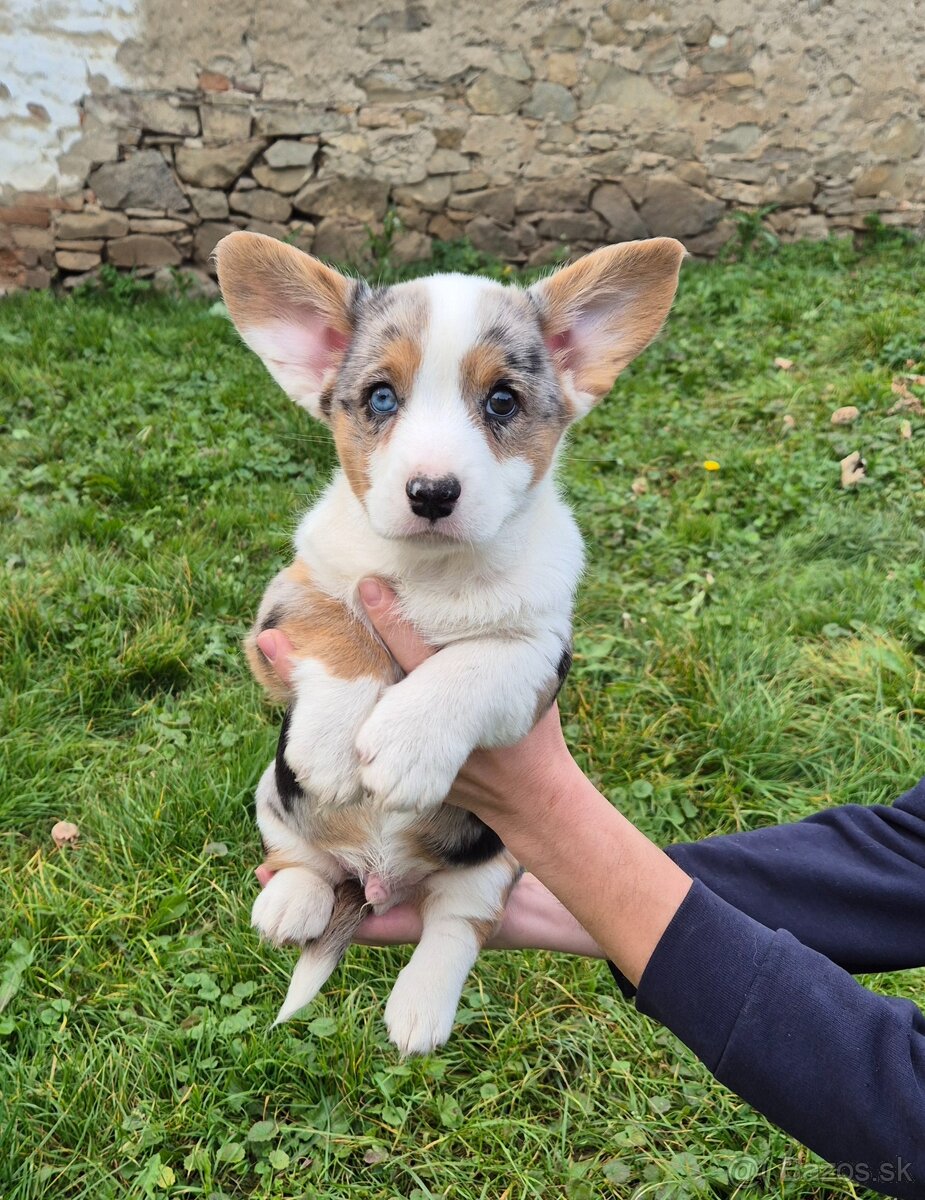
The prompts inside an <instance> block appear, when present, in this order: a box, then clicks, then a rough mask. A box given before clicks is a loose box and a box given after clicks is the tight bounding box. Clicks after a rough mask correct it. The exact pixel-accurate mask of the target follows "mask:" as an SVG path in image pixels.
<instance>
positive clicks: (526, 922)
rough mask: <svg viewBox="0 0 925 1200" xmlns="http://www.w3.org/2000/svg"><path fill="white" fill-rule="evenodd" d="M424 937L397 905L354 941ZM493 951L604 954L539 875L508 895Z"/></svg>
mask: <svg viewBox="0 0 925 1200" xmlns="http://www.w3.org/2000/svg"><path fill="white" fill-rule="evenodd" d="M255 874H256V876H257V879H258V881H259V883H260V886H261V887H265V886H266V884H267V883H268V882H269V880H270V879H271V878H272V877H273V871H272V870H271V869H270V868H269V867H267V866H266V865H262V866H259V867H258V868H257V870H256V872H255ZM420 936H421V916H420V913H419V912H418V910H417V909H416V908H415V907H414V905H413V904H398V905H396V907H395V908H393V909H390V910H389V912H387V913H384V914H383V915H382V916H381V917H377V916H375V915H374V914H370V915H369V916H368V917H366V918H365V919H364V921H363V923H362V925H361V926H360V928H359V929H358V930H357V934H356V937H355V938H354V940H355V941H356V942H358V943H359V944H360V945H362V946H404V945H407V944H409V943H410V944H415V943H417V941H418V939H419V938H420ZM486 949H488V950H557V951H561V952H562V953H563V954H581V955H583V956H584V957H586V958H603V957H604V952H603V951H602V950H601V948H600V946H598V944H597V943H596V942H595V940H594V939H593V938H592V937H591V935H590V934H589V933H588V932H587V931H586V930H585V929H583V928H582V926H581V925H579V924H578V922H577V921H576V920H575V918H574V917H573V916H572V914H571V913H570V912H569V911H568V910H567V909H566V908H564V907H563V906H562V905H561V904H560V903H559V901H558V900H557V899H556V898H555V896H554V895H553V894H552V892H550V891H549V889H548V888H545V887H544V886H543V885H542V884H541V883H540V881H539V880H538V879H537V878H536V876H535V875H522V876H521V877H520V879H519V880H518V881H517V883H515V884H514V887H513V889H512V890H511V894H510V896H509V897H508V902H507V905H506V906H505V909H504V915H503V916H502V918H501V923H500V924H499V926H498V928H497V929H496V930H495V932H494V934H493V935H492V936H491V937H490V938H489V940H488V941H487V942H486Z"/></svg>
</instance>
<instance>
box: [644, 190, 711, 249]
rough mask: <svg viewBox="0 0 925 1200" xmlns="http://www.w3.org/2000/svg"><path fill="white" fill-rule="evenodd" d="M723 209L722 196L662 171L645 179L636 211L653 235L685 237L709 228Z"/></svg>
mask: <svg viewBox="0 0 925 1200" xmlns="http://www.w3.org/2000/svg"><path fill="white" fill-rule="evenodd" d="M724 210H725V205H724V204H723V202H722V201H721V200H717V199H715V197H713V196H710V195H708V194H707V193H706V192H701V191H699V190H698V189H697V188H693V187H691V186H690V185H689V184H686V183H681V182H680V181H679V180H677V179H673V178H672V177H671V176H669V175H661V176H655V177H653V178H651V179H649V180H648V181H647V182H646V190H645V197H644V199H643V201H642V203H641V204H640V206H639V215H640V217H641V218H642V220H643V221H644V222H645V224H646V226H647V227H648V230H649V232H650V233H651V234H652V235H653V236H654V237H659V236H662V235H665V236H668V237H685V236H688V235H694V234H698V233H703V232H705V231H706V230H707V229H709V228H711V227H712V226H713V225H714V224H715V223H716V222H717V221H718V220H719V218H720V217H721V216H722V214H723V212H724Z"/></svg>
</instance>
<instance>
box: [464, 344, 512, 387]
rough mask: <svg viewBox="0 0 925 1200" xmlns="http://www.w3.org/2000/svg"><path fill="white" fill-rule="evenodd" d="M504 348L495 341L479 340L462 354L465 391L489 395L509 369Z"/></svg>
mask: <svg viewBox="0 0 925 1200" xmlns="http://www.w3.org/2000/svg"><path fill="white" fill-rule="evenodd" d="M507 366H508V363H507V357H506V355H505V353H504V350H503V349H502V348H501V347H500V346H499V345H497V344H495V343H493V342H479V343H478V344H477V345H475V346H473V347H472V348H471V349H470V350H467V351H466V353H465V354H464V355H463V356H462V359H461V361H460V364H459V373H460V379H461V381H462V387H463V392H464V394H465V395H467V396H481V397H485V396H487V395H488V393H489V391H490V389H491V387H492V386H493V385H494V384H496V383H498V382H499V380H502V379H504V377H505V372H506V371H507Z"/></svg>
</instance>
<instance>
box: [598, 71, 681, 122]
mask: <svg viewBox="0 0 925 1200" xmlns="http://www.w3.org/2000/svg"><path fill="white" fill-rule="evenodd" d="M598 104H606V105H607V106H608V107H610V108H616V109H620V110H622V111H623V112H626V113H635V112H638V111H639V110H640V109H648V110H650V111H652V112H654V113H665V114H666V115H667V114H668V113H670V112H673V111H674V108H675V103H674V99H673V98H672V96H671V94H670V92H668V91H667V89H665V90H659V89H658V88H657V87H655V85H654V84H653V83H651V82H650V80H649V79H647V78H646V76H645V75H640V74H639V72H638V71H627V70H626V68H625V67H620V66H616V65H614V66H610V67H608V68H607V70H606V71H605V72H604V74H603V76H602V77H601V79H600V82H599V83H598V84H597V87H595V88H592V89H591V93H590V96H589V97H588V106H590V107H592V108H593V107H594V106H595V105H598Z"/></svg>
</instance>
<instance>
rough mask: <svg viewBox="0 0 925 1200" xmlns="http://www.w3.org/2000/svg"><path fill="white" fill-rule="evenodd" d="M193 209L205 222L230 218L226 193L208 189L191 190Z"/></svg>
mask: <svg viewBox="0 0 925 1200" xmlns="http://www.w3.org/2000/svg"><path fill="white" fill-rule="evenodd" d="M189 198H190V200H191V201H192V203H193V208H194V209H195V210H196V212H197V213H198V214H199V216H200V217H202V219H203V220H204V221H220V220H222V218H223V217H227V216H228V197H227V196H226V195H225V193H224V192H221V191H212V190H210V189H208V188H190V189H189Z"/></svg>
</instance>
